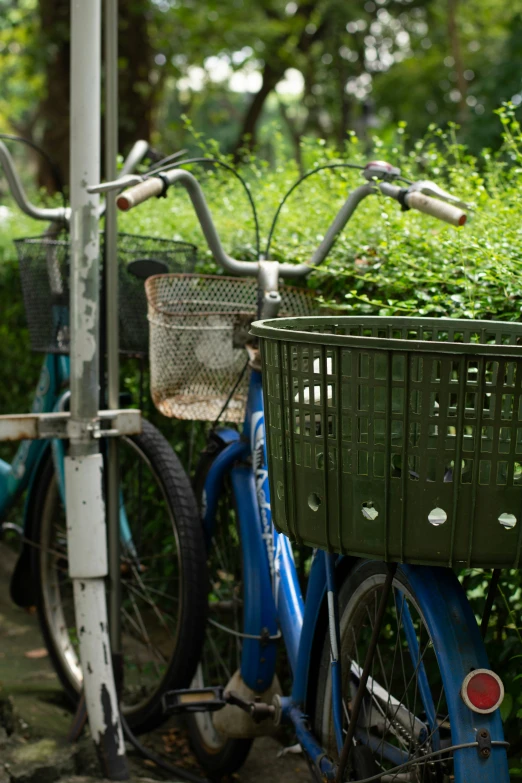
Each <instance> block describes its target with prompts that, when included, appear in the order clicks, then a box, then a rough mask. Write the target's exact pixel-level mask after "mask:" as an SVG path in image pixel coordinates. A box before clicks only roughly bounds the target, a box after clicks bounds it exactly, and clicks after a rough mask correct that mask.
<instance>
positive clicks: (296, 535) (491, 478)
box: [252, 316, 522, 568]
mask: <svg viewBox="0 0 522 783" xmlns="http://www.w3.org/2000/svg"><path fill="white" fill-rule="evenodd" d="M252 332H253V333H254V334H256V335H257V336H258V337H259V338H260V344H261V353H262V359H263V385H264V396H265V404H266V425H267V451H268V464H269V477H270V487H271V499H272V500H271V502H272V513H273V517H274V521H275V524H276V526H277V528H278V530H280V531H282V532H284V533H286V534H287V535H289V536H290V537H291V538H293V539H296V540H298V541H300V542H304V543H307V544H309V545H311V546H319V547H321V548H325V549H329V550H334V551H336V552H342V553H344V554H351V555H356V556H362V557H373V558H379V559H381V558H384V559H386V560H392V561H399V562H413V563H426V564H434V565H446V566H453V567H462V566H471V567H481V568H490V567H491V568H495V567H503V566H511V567H515V568H518V567H519V566H520V557H521V554H522V324H518V323H498V322H494V321H463V320H453V319H423V318H376V317H358V316H357V317H355V316H344V317H336V318H332V317H327V318H306V319H305V318H303V319H292V318H290V319H285V320H274V321H264V322H259V323H256V324H254V325H253V327H252Z"/></svg>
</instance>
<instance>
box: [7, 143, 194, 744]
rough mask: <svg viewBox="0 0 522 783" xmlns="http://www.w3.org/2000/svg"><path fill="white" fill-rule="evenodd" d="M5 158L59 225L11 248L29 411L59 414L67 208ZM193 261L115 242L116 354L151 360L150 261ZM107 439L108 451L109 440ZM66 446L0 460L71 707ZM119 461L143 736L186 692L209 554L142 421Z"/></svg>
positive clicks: (128, 653)
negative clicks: (29, 375) (33, 355)
mask: <svg viewBox="0 0 522 783" xmlns="http://www.w3.org/2000/svg"><path fill="white" fill-rule="evenodd" d="M142 144H143V143H142ZM145 147H146V145H145ZM132 157H133V156H132V155H131V160H132ZM0 160H1V162H2V165H3V167H4V170H5V172H6V175H7V177H8V180H9V182H10V185H11V186H12V190H13V194H14V196H15V198H16V200H17V202H18V205H19V206H20V208H21V209H22V210H24V211H26V212H28V213H29V214H31V215H32V216H33V217H35V218H36V219H40V220H44V221H47V222H49V221H54V230H53V231H50V232H49V233H48V234H47V235H45V236H42V237H36V238H29V239H21V240H17V241H16V245H17V250H18V255H19V267H20V274H21V281H22V290H23V295H24V304H25V309H26V315H27V320H28V325H29V333H30V337H31V345H32V348H33V349H34V350H36V351H39V352H41V353H44V354H45V356H44V358H43V362H42V368H41V371H40V377H39V381H38V384H37V388H36V393H35V396H34V401H33V405H32V411H33V412H36V413H46V412H47V413H52V412H57V411H64V410H67V409H68V404H69V398H70V392H69V390H68V385H69V356H68V351H69V243H68V239H67V237H65V238H63V237H62V236H61V235H59V234H57V233H56V232H57V230H58V228H59V226H60V225H61V226H62V228H63V227H64V226H66V224H67V210H64V209H61V208H59V209H54V210H43V209H39V208H37V207H34V206H33V205H31V204H29V202H28V201H27V199H26V197H25V194H24V192H23V190H22V189H21V186H20V185H19V182H17V178H16V172H15V171H14V168H13V164H12V160H11V158H10V156H9V153H8V152H7V150H6V149H5V148H4V147H3V145H0ZM194 253H195V248H194V247H193V246H192V245H188V244H184V243H171V242H168V241H165V240H161V239H151V238H147V237H136V236H131V235H120V236H119V247H118V265H119V277H120V293H121V298H120V323H121V329H120V335H121V341H120V345H121V347H122V348H123V349H124V351H125V352H126V353H127V354H132V355H135V356H136V355H141V356H143V354H144V353H145V354H146V351H147V322H146V300H145V295H144V291H143V278H144V277H146V276H147V274H149V273H150V269H151V264H153V265H154V267H153V268H154V269H155V270H156V271H158V269H162V270H167V269H171V270H172V269H177V268H185V266H186V265H187V264H190V263H191V262H192V261H193V260H194ZM122 402H123V400H122ZM127 402H128V401H127ZM100 437H101V438H102V440H101V443H102V453H103V450H104V446H103V444H104V443H106V441H105V440H103V432H100ZM65 447H66V442H65V441H63V440H34V441H23V442H22V443H21V445H20V447H19V448H18V450H17V452H16V455H15V457H14V459H13V461H12V462H11V463H8V462H5V461H3V460H0V523H2V522H3V523H4V524H3V526H2V527H3V529H4V531H6V530H9V528H11V529H12V528H13V527H15V526H14V525H13V524H10V523H9V522H6V520H8V519H9V514H10V512H11V510H12V509H13V507H14V504H15V502H16V501H17V499H18V498H19V497H20V496H21V495H22V494H23V493H25V505H24V511H23V523H22V529H21V530H20V531H19V533H20V534H21V537H22V541H23V548H22V551H21V555H20V557H19V559H18V562H17V565H16V569H15V572H14V574H13V578H12V582H11V595H12V598H13V600H14V601H15V603H17V604H18V605H19V606H23V607H28V606H36V608H37V612H38V618H39V622H40V626H41V630H42V634H43V638H44V641H45V644H46V646H47V649H48V651H49V656H50V659H51V662H52V664H53V666H54V668H55V670H56V673H57V675H58V677H59V679H60V681H61V683H62V685H63V687H64V689H65V692H66V694H67V696H68V697H69V698H70V700H71V702H72V703H73V704H75V703H76V702H77V701H78V697H79V694H80V692H81V690H82V683H83V673H82V668H81V664H80V659H79V649H78V648H79V645H78V639H77V631H76V622H75V616H74V601H73V591H72V580H71V579H70V578H69V575H68V558H67V534H66V518H65V488H64V456H65ZM119 461H120V515H119V523H120V547H121V570H120V575H121V592H122V604H121V631H122V647H123V672H122V676H123V683H122V696H121V704H122V709H123V712H124V715H125V717H126V720H127V722H128V724H129V726H130V727H131V728H133V729H134V730H135V731H143V730H145V729H147V730H148V729H151V728H153V727H155V726H156V725H158V724H159V723H160V722H161V721H162V720H163V719H164V717H163V710H162V696H163V694H164V693H165V691H166V690H168V689H169V688H171V687H178V686H183V685H187V684H188V683H190V680H191V678H192V675H193V673H194V670H195V662H196V661H197V659H198V656H199V652H200V648H201V642H202V633H203V632H202V629H201V628H200V626H199V625H195V624H194V623H193V619H192V618H193V617H194V616H195V615H196V616H199V615H201V614H204V613H205V606H206V590H205V586H204V583H202V582H201V574H202V573H204V570H205V552H204V548H203V545H202V543H201V539H200V536H199V521H198V514H197V508H196V505H195V501H194V496H193V493H192V489H191V487H190V483H189V481H188V479H187V477H186V475H185V472H184V470H183V468H182V466H181V464H180V462H179V459H178V458H177V456H176V454H175V453H174V452H173V450H172V448H171V447H170V445H169V443H168V442H167V440H166V439H165V438H164V437H163V435H162V434H161V433H160V432H159V431H158V430H157V429H156V428H155V427H154V426H153V425H152V424H150V423H149V422H147V421H145V420H144V421H143V427H142V432H141V433H140V434H139V435H132V436H124V437H122V438H121V439H120V448H119Z"/></svg>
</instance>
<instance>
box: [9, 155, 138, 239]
mask: <svg viewBox="0 0 522 783" xmlns="http://www.w3.org/2000/svg"><path fill="white" fill-rule="evenodd" d="M148 149H149V145H148V143H147V142H146V141H143V140H139V141H137V142H135V143H134V145H133V147H132V149H131V151H130V152H129V154H128V155H127V157H126V159H125V160H124V162H123V167H122V172H121V176H124V175H126V174H128V173H129V172H131V171H133V170H134V169H135V168H136V166H137V165H138V163H140V161H142V160H143V158H144V157H145V155H146V154H147V151H148ZM0 165H1V166H2V168H3V170H4V173H5V177H6V179H7V183H8V185H9V190H10V191H11V193H12V196H13V198H14V200H15V201H16V203H17V205H18V206H19V207H20V209H21V210H22V212H24V213H25V214H26V215H29V217H32V218H34V219H35V220H42V221H45V222H50V223H58V224H61V225H65V226H68V224H69V220H70V216H71V210H70V209H69V207H50V208H45V207H37V206H35V205H34V204H31V202H30V201H29V199H28V198H27V195H26V193H25V190H24V187H23V185H22V182H21V180H20V177H19V176H18V172H17V170H16V167H15V164H14V161H13V158H12V157H11V153H10V152H9V150H8V149H7V147H6V145H5V144H4V143H3V142H2V141H0ZM104 212H105V204H102V205H101V207H100V210H99V213H98V217H102V215H103V213H104Z"/></svg>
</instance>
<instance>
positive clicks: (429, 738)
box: [311, 561, 495, 783]
mask: <svg viewBox="0 0 522 783" xmlns="http://www.w3.org/2000/svg"><path fill="white" fill-rule="evenodd" d="M386 574H387V567H386V564H385V563H380V562H376V561H359V562H357V563H356V565H355V566H354V567H353V568H352V569H351V570H350V571H348V573H347V575H346V576H345V579H344V581H343V583H342V585H341V586H340V589H339V594H338V597H339V630H340V651H339V657H340V660H341V665H342V680H343V685H342V690H343V702H344V705H343V710H344V714H345V716H346V715H349V712H350V709H351V703H350V702H351V700H353V696H354V693H355V690H356V689H357V687H358V681H357V673H360V671H362V666H363V665H364V658H365V654H366V647H365V645H367V644H368V641H369V637H370V632H371V629H372V618H373V619H374V618H375V611H376V606H377V604H378V601H379V597H380V590H381V589H382V586H383V584H384V580H385V578H386ZM393 588H394V589H393V592H392V595H391V596H390V598H389V602H388V607H387V610H386V614H385V620H384V623H383V629H382V630H381V636H380V637H379V638H380V641H379V644H378V646H377V650H376V653H375V655H374V661H373V664H372V669H371V672H370V679H369V681H368V685H367V695H366V697H365V699H364V701H363V707H362V709H361V713H360V715H359V720H358V729H357V730H356V738H357V741H358V742H360V743H361V745H356V746H355V748H354V749H356V748H357V747H361V746H362V747H365V754H364V757H362V756H361V759H359V761H362V762H363V766H360V765H358V764H356V763H352V766H351V771H350V772H348V775H349V777H348V778H347V779H349V780H365V779H366V778H368V777H371V776H372V775H375V774H379V773H380V774H384V775H386V770H387V769H391V768H392V767H393V766H394V764H396V763H397V760H396V761H395V762H392V761H390V759H389V757H388V758H386V753H388V754H389V753H390V751H389V750H387V751H385V750H384V743H389V745H388V747H390V746H393V747H392V751H395V752H396V753H397V755H399V754H400V753H402V755H403V759H406V757H409V758H412V757H413V755H417V756H420V757H422V755H425V754H427V753H429V752H430V751H431V750H433V749H434V748H433V747H432V746H433V743H434V735H437V739H436V741H437V743H439V746H440V747H449V746H450V745H451V744H452V739H451V733H452V726H451V723H450V720H449V714H448V711H447V704H446V697H445V687H446V686H447V685H449V683H445V682H443V674H442V672H441V670H440V669H439V664H438V652H437V650H435V648H434V644H433V640H432V639H431V637H430V634H429V631H428V624H427V621H426V619H425V613H424V612H423V609H422V601H421V599H419V596H418V595H417V594H416V590H415V587H414V586H412V585H411V584H410V582H409V581H408V577H407V575H406V574H405V573H404V572H403V571H402V569H401V568H400V567H399V569H398V570H397V572H396V575H395V577H394V581H393ZM406 605H407V606H408V610H409V612H410V615H409V617H411V619H412V626H413V627H414V629H415V635H416V639H417V643H418V648H417V664H416V666H414V665H413V659H414V658H413V656H412V655H411V647H410V646H409V643H408V641H407V640H406V636H405V633H404V630H403V631H402V633H401V628H402V629H403V628H404V626H405V625H406V623H407V622H408V620H407V619H406V617H407V616H408V613H407V610H406V608H405V607H406ZM440 622H445V623H451V622H452V618H451V616H450V615H449V614H448V615H446V616H443V617H441V618H440ZM395 629H397V632H396V635H395V643H394V644H393V633H394V632H395ZM383 637H384V641H385V642H386V645H387V646H386V647H384V646H383ZM405 643H406V644H405ZM392 647H393V649H392ZM408 649H409V650H410V653H409V654H408ZM421 651H422V652H421ZM442 654H444V651H442ZM421 663H422V666H423V667H424V669H425V673H426V675H427V684H428V687H429V690H430V694H431V697H432V698H433V705H436V712H435V715H436V720H435V721H433V723H434V724H435V726H438V728H437V729H436V731H433V730H432V731H431V732H429V733H428V732H425V734H423V733H422V730H420V728H419V727H420V726H421V724H423V725H424V726H428V729H429V725H430V724H429V719H428V717H427V711H426V709H425V701H429V698H428V699H426V700H425V697H424V696H421V695H419V694H421V688H420V687H419V682H420V680H421V677H422V675H419V672H420V670H421V665H420V664H421ZM411 670H413V674H411ZM401 678H402V683H400V680H401ZM385 683H386V687H385V688H384V689H383V690H384V696H383V694H382V693H381V694H380V695H379V690H378V689H379V685H384V684H385ZM314 696H315V698H314V697H312V698H313V702H314V704H313V706H312V710H311V714H312V724H313V727H314V732H315V733H316V736H317V737H318V738H319V739H320V741H321V742H322V744H323V746H324V747H325V748H326V749H327V752H328V753H329V754H330V755H331V757H332V758H334V759H337V758H338V751H337V747H336V743H335V737H334V731H333V717H332V708H331V684H330V638H329V635H328V631H327V629H326V632H325V635H324V643H323V645H322V653H321V656H320V664H319V668H318V673H317V679H316V690H315V694H314ZM393 697H395V699H396V702H393ZM397 703H399V704H401V705H403V707H406V709H403V710H401V708H400V707H398V706H397ZM412 705H413V706H412ZM415 718H417V719H418V722H417V721H416V720H415ZM345 723H346V718H345ZM370 747H371V756H372V757H373V763H372V758H371V757H370V754H369V753H368V749H369V748H370ZM352 762H353V758H352ZM402 763H404V760H403V761H402ZM409 769H410V773H411V767H410V768H409ZM416 769H417V770H418V771H417V773H412V774H415V775H420V777H418V778H417V777H415V780H417V779H418V780H426V781H430V783H431V782H432V781H433V783H435V781H437V782H438V781H442V780H447V779H450V778H451V780H453V779H454V778H453V774H454V771H453V760H452V757H451V756H449V758H448V757H447V758H446V759H440V760H439V761H438V763H437V764H435V763H433V762H431V764H430V762H425V763H424V764H422V763H419V766H417V767H416ZM494 770H495V768H494V766H492V767H491V772H492V774H494ZM444 775H447V776H448V777H444ZM408 779H409V778H408ZM466 779H468V778H467V777H466ZM487 779H488V780H489V777H488V778H487ZM491 779H492V780H493V777H492V778H491ZM455 781H456V783H463V779H459V777H458V775H457V777H455Z"/></svg>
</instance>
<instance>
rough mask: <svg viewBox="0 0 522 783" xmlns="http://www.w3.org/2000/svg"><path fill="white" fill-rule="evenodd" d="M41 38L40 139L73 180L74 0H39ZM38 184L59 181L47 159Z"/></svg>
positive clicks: (65, 175)
mask: <svg viewBox="0 0 522 783" xmlns="http://www.w3.org/2000/svg"><path fill="white" fill-rule="evenodd" d="M39 12H40V24H41V40H42V47H43V50H44V51H45V54H46V56H45V83H46V87H47V93H46V95H45V96H44V97H43V99H42V101H41V104H40V107H39V110H38V117H39V120H40V124H41V138H40V143H41V145H42V147H43V148H44V150H45V151H46V152H47V154H48V155H49V156H50V158H51V159H52V160H53V161H54V163H55V164H56V166H57V167H58V170H59V172H60V175H61V178H62V181H63V182H65V183H68V181H69V127H70V124H69V89H70V48H71V47H70V0H39ZM38 184H39V186H40V187H44V188H46V190H47V191H48V192H49V193H54V192H55V191H56V189H57V186H58V183H57V182H56V179H55V177H54V175H53V172H52V171H50V169H49V166H48V165H47V163H45V161H43V160H42V159H41V158H39V167H38Z"/></svg>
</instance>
